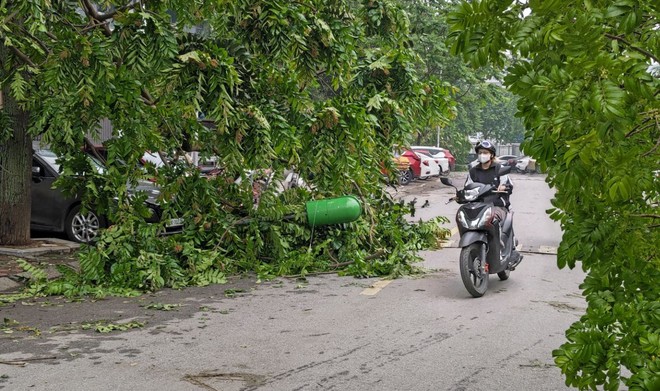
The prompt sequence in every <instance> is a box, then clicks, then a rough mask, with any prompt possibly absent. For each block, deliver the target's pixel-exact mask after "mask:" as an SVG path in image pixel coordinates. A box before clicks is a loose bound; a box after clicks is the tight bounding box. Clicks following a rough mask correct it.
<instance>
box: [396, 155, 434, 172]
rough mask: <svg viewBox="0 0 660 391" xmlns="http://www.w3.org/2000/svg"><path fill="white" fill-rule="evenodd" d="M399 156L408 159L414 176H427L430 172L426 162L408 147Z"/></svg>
mask: <svg viewBox="0 0 660 391" xmlns="http://www.w3.org/2000/svg"><path fill="white" fill-rule="evenodd" d="M401 156H404V157H406V158H407V159H408V161H410V168H411V169H412V172H413V177H414V178H419V177H421V176H423V177H428V176H430V175H431V174H432V173H431V168H430V167H429V165H428V162H423V163H422V159H421V158H420V157H419V156H417V154H416V153H415V152H413V151H411V150H410V149H406V150H405V151H404V152H403V153H402V154H401Z"/></svg>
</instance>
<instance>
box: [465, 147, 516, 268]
mask: <svg viewBox="0 0 660 391" xmlns="http://www.w3.org/2000/svg"><path fill="white" fill-rule="evenodd" d="M474 150H475V152H476V153H477V159H478V161H479V164H477V165H476V166H474V167H472V168H470V170H469V172H468V176H467V179H466V181H465V185H468V184H470V183H473V182H478V183H485V184H490V185H494V186H495V187H496V191H494V192H493V193H492V194H491V195H489V196H488V197H487V198H486V199H485V200H484V202H487V203H492V204H493V205H494V208H493V216H492V223H493V224H495V223H497V224H498V226H499V227H500V230H499V231H500V235H501V234H502V229H501V228H502V227H501V224H502V223H503V222H504V220H505V218H506V216H507V213H508V208H509V205H511V203H510V202H509V196H510V195H511V193H512V192H513V182H511V179H510V178H509V176H508V175H500V164H499V163H497V162H495V145H493V143H491V142H490V141H488V140H484V141H481V142H479V144H477V146H476V147H474ZM500 242H501V243H502V249H504V241H503V240H502V237H501V236H500ZM512 250H513V251H514V252H516V253H517V251H516V250H515V249H512ZM512 258H513V259H514V260H516V261H517V262H519V261H518V259H519V258H520V256H519V254H516V256H514V257H512ZM516 264H517V263H516Z"/></svg>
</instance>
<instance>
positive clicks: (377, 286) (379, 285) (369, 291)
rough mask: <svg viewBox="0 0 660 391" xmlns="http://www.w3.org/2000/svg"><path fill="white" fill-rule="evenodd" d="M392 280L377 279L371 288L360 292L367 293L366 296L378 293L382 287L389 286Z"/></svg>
mask: <svg viewBox="0 0 660 391" xmlns="http://www.w3.org/2000/svg"><path fill="white" fill-rule="evenodd" d="M391 282H392V280H380V281H376V282H374V283H373V284H372V285H371V286H370V287H369V288H367V289H365V290H363V291H362V292H360V294H361V295H365V296H373V295H375V294H377V293H378V292H380V291H381V289H383V288H385V287H386V286H388V285H389V284H390V283H391Z"/></svg>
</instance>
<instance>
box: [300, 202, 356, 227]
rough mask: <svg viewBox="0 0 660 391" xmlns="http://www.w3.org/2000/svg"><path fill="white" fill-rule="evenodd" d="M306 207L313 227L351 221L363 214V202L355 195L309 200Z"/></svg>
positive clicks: (309, 222)
mask: <svg viewBox="0 0 660 391" xmlns="http://www.w3.org/2000/svg"><path fill="white" fill-rule="evenodd" d="M305 207H306V209H307V223H308V224H309V225H310V226H312V227H317V226H320V225H330V224H341V223H350V222H351V221H355V220H357V219H358V218H359V217H360V215H361V214H362V204H360V200H358V199H357V198H356V197H354V196H343V197H337V198H325V199H322V200H316V201H308V202H307V204H305Z"/></svg>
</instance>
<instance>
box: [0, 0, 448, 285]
mask: <svg viewBox="0 0 660 391" xmlns="http://www.w3.org/2000/svg"><path fill="white" fill-rule="evenodd" d="M408 31H409V20H408V18H407V16H406V14H405V13H404V12H402V11H401V9H400V8H399V7H397V6H396V4H395V3H393V2H392V1H389V0H380V1H373V0H370V1H349V0H335V1H326V0H323V1H321V0H303V1H296V2H290V1H284V0H261V1H246V0H239V1H235V0H231V1H228V0H226V1H225V0H220V1H214V2H190V1H187V0H170V1H149V0H144V1H126V2H124V3H122V2H118V1H102V2H91V1H88V0H83V1H63V2H50V1H46V0H43V1H27V0H2V1H0V45H1V46H0V49H2V50H1V51H0V53H1V54H2V55H1V56H0V60H1V61H2V64H1V65H2V68H1V69H2V77H1V78H0V81H1V82H2V91H3V96H4V102H5V105H4V106H3V110H2V116H1V119H2V124H3V126H2V129H1V132H0V152H2V154H1V155H2V156H3V157H7V161H10V160H12V159H13V160H14V161H15V160H16V159H17V156H22V159H23V160H25V159H26V157H25V156H29V147H27V149H26V146H27V145H28V144H29V141H30V140H31V139H32V138H33V137H35V136H37V135H40V137H41V139H42V141H43V142H45V143H48V144H50V146H51V148H52V149H53V150H54V151H56V152H57V153H58V154H59V155H61V156H62V158H63V160H62V161H63V162H64V163H65V164H64V172H65V173H69V174H73V173H80V172H83V171H87V174H88V177H90V180H87V181H85V182H80V181H76V180H72V179H64V180H61V181H60V185H62V186H64V187H66V188H69V189H71V190H72V191H78V192H79V193H81V194H84V197H85V199H86V200H87V201H88V202H87V204H88V205H90V206H91V205H93V206H94V207H96V208H100V209H101V210H102V211H103V212H105V213H107V214H108V215H109V216H110V218H111V220H112V221H116V222H117V224H115V225H113V226H112V227H110V228H109V229H107V230H106V231H105V232H104V234H103V235H102V236H101V238H100V239H99V241H98V243H97V244H96V246H95V247H94V248H93V249H88V250H87V251H83V252H82V255H81V265H82V273H81V275H80V276H78V277H75V276H74V277H71V278H72V279H74V280H75V279H76V278H78V280H75V283H74V282H72V280H67V281H64V282H62V284H61V285H58V286H52V285H51V286H50V288H48V289H51V290H52V291H54V292H66V291H69V292H73V291H78V292H79V291H84V289H87V288H80V287H88V286H91V285H90V284H91V283H93V284H92V285H94V284H95V285H96V286H106V287H107V286H112V287H129V288H140V289H157V288H159V287H161V286H181V285H186V284H190V283H193V284H204V283H208V282H213V281H221V280H222V278H223V276H224V275H225V273H227V272H235V271H241V270H253V271H256V272H257V273H259V275H262V276H269V275H277V274H297V273H300V274H305V273H307V272H309V271H310V270H328V269H331V270H334V269H337V268H343V269H346V268H348V272H350V273H352V274H355V275H372V274H399V273H402V272H406V271H409V270H410V262H411V261H413V260H414V259H415V255H414V254H415V251H416V250H418V249H420V248H422V247H424V246H427V245H428V244H429V241H431V242H433V241H435V240H437V238H438V233H439V232H440V230H439V228H438V226H437V225H434V224H422V225H419V226H411V225H410V224H408V223H406V222H405V219H403V216H404V215H405V213H406V212H407V211H409V207H408V206H406V205H402V204H398V203H395V202H394V201H393V200H392V199H391V197H389V196H388V195H387V193H386V192H385V191H384V187H383V186H382V185H383V180H382V179H383V178H382V175H381V168H382V167H383V165H384V166H385V167H386V168H388V169H389V172H390V173H391V175H390V176H391V178H390V179H394V177H395V176H394V170H393V167H392V166H391V161H390V158H391V152H392V145H394V144H400V145H405V144H409V143H410V140H411V135H412V133H413V130H414V129H415V127H416V126H418V125H424V126H427V125H428V126H434V125H436V124H439V123H442V122H446V119H447V118H448V117H449V116H451V111H450V107H451V105H452V98H451V88H450V86H449V85H447V84H445V83H442V82H440V81H439V80H438V79H437V78H426V79H424V80H423V81H422V80H420V78H419V76H418V75H417V73H416V72H415V66H414V63H415V61H417V55H416V54H415V52H414V49H413V48H411V47H410V45H408V38H407V34H408ZM200 114H203V116H204V117H205V118H206V119H208V120H210V121H209V122H210V123H211V126H204V124H203V123H202V122H200V121H199V120H198V117H199V116H200ZM26 118H27V119H26ZM104 118H107V119H109V120H110V121H111V122H112V125H113V131H114V137H113V139H112V140H110V141H109V142H107V144H106V145H105V147H106V149H107V160H106V164H107V170H106V172H105V173H104V174H103V175H99V174H94V173H91V172H89V170H88V167H86V161H85V159H84V157H83V154H82V152H81V151H80V147H81V145H83V142H84V137H85V135H86V134H87V133H88V132H89V131H90V130H93V129H95V128H96V127H97V123H98V121H99V120H101V119H104ZM17 140H19V141H21V142H17ZM190 147H193V148H195V149H197V150H198V151H199V152H200V154H201V155H202V156H203V157H211V156H213V157H216V158H217V159H218V161H219V166H220V168H221V174H220V175H218V176H217V177H215V178H212V179H209V178H204V177H201V176H200V175H199V173H197V172H196V171H194V170H189V169H187V168H183V169H182V168H181V167H180V166H178V165H172V166H169V167H165V168H161V169H159V171H158V173H154V172H149V173H147V175H148V176H155V177H156V178H157V180H158V184H159V185H160V186H161V196H160V197H161V202H162V204H163V205H164V206H165V217H173V216H181V217H183V218H184V219H185V221H186V226H185V230H184V233H183V234H182V235H179V236H178V237H177V238H176V239H172V238H161V237H158V235H157V233H158V232H159V231H161V230H162V225H159V224H147V223H145V222H144V217H145V215H148V211H146V210H145V208H144V206H143V204H142V203H141V201H142V199H143V198H140V197H135V196H134V195H132V194H131V193H130V192H129V188H130V184H131V183H135V182H136V181H137V180H139V179H144V177H145V173H144V171H143V170H141V169H140V168H139V167H138V165H137V164H135V163H134V162H137V161H138V160H139V158H140V157H141V156H142V154H143V153H144V152H145V151H164V152H166V153H168V154H170V155H176V154H180V153H182V152H183V150H186V149H189V148H190ZM26 150H27V152H26ZM0 159H1V158H0ZM7 167H8V166H7ZM13 167H15V168H14V169H13V170H14V171H12V172H10V173H8V172H5V171H2V173H1V174H0V181H2V183H11V182H13V183H19V184H21V181H23V182H22V186H23V187H22V188H23V189H24V188H25V186H24V185H25V183H26V182H27V183H28V184H29V162H25V161H23V163H22V164H15V165H14V166H13ZM291 168H295V170H296V171H297V172H298V173H300V174H301V176H302V177H303V178H305V179H306V180H308V182H309V185H310V186H309V187H308V188H303V189H300V188H299V189H295V190H293V191H289V192H285V193H283V194H280V193H278V192H277V191H275V190H276V189H275V186H270V187H268V188H267V189H266V190H265V191H264V192H263V194H261V196H260V198H259V200H258V202H254V194H253V188H252V185H251V181H250V178H249V177H248V176H247V174H246V172H247V170H263V169H270V170H272V172H274V173H275V176H276V178H277V176H281V175H282V174H281V173H282V171H283V170H284V169H291ZM21 170H24V171H21ZM181 170H184V172H182V171H181ZM236 178H241V179H242V181H235V179H236ZM238 182H240V184H239V183H238ZM28 187H29V186H28ZM13 188H14V189H19V191H18V192H13V193H10V192H3V191H0V208H2V210H3V211H4V210H9V208H14V209H16V208H15V206H16V205H17V204H16V203H15V200H16V199H18V198H17V197H16V195H17V194H18V195H19V196H20V195H23V196H25V194H26V192H25V190H20V189H21V187H20V186H17V187H13ZM28 194H29V191H28ZM343 194H356V195H357V196H359V197H360V199H361V202H362V203H363V206H364V211H365V212H364V216H363V217H362V218H361V219H360V220H359V221H358V222H355V223H351V224H350V225H346V226H330V227H320V228H316V229H310V228H309V227H307V226H305V224H304V216H303V214H304V202H305V201H307V200H309V199H314V198H324V197H332V196H338V195H343ZM21 199H24V198H21ZM28 199H29V198H28ZM113 199H116V200H117V201H116V202H113V201H111V200H113ZM28 205H29V204H28ZM5 208H6V209H5ZM24 209H25V208H24ZM24 209H20V208H18V210H24ZM27 212H29V206H28V208H27V211H26V212H25V213H27ZM19 217H20V216H15V219H16V220H18V219H19ZM22 217H25V216H24V215H23V216H22ZM14 222H15V221H14ZM10 223H11V221H10ZM0 226H2V227H7V226H8V225H6V224H2V225H0ZM14 227H16V225H14ZM1 230H2V228H0V238H7V237H10V236H3V235H2V234H3V231H1ZM27 232H28V234H29V231H27ZM4 233H5V234H6V233H7V232H6V231H5V232H4ZM28 234H26V235H28ZM19 239H20V238H19ZM0 241H2V239H0ZM90 289H91V288H90Z"/></svg>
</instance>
